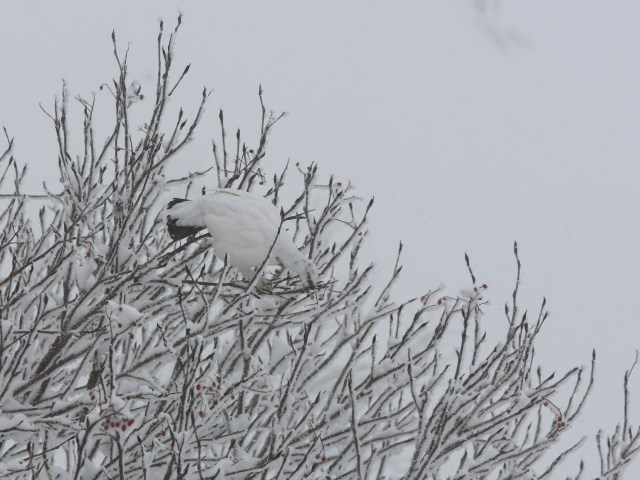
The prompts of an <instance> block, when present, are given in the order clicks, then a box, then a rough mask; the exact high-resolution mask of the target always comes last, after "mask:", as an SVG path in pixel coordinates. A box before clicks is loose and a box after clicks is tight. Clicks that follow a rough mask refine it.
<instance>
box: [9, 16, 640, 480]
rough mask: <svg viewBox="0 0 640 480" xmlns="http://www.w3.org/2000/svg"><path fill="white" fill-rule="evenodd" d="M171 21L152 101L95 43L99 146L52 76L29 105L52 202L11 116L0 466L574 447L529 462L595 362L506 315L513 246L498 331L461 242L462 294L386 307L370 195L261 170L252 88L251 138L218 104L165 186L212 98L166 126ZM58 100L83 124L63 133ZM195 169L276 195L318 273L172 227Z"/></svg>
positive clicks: (106, 472) (470, 466)
mask: <svg viewBox="0 0 640 480" xmlns="http://www.w3.org/2000/svg"><path fill="white" fill-rule="evenodd" d="M180 24H181V19H179V20H178V23H177V25H176V27H175V28H174V29H173V30H171V31H170V32H169V33H168V34H167V33H166V32H165V29H164V26H163V24H162V23H161V24H160V32H159V35H158V43H157V69H158V70H157V80H156V82H155V88H154V93H153V94H152V95H147V96H146V97H145V98H146V102H138V100H140V99H142V98H143V93H142V92H143V87H144V86H141V85H140V84H139V83H138V82H136V81H133V82H131V81H130V80H129V78H128V76H127V73H128V64H127V53H126V51H124V52H123V51H122V50H121V48H120V47H119V46H118V44H117V42H116V36H115V34H114V35H113V46H114V55H115V58H116V64H117V74H116V78H115V79H114V80H113V82H111V83H108V84H104V85H103V87H102V88H101V93H99V95H110V96H111V97H112V99H113V101H114V104H115V112H116V117H115V122H114V123H113V125H112V126H111V128H110V131H109V133H108V134H107V136H106V138H105V139H99V138H96V137H95V130H94V123H95V121H96V120H95V119H96V118H97V116H98V115H100V116H102V115H105V114H104V112H102V111H99V110H98V109H97V107H96V103H95V99H91V100H86V99H82V98H77V99H76V100H77V103H75V102H74V103H72V106H70V105H69V104H70V101H69V94H68V92H67V91H66V89H63V92H62V96H61V99H60V100H56V101H55V103H54V105H53V108H52V109H51V110H50V111H49V110H47V109H46V108H43V109H44V110H45V111H48V112H49V113H48V115H49V116H50V117H51V120H52V122H53V127H54V131H55V135H56V139H57V148H58V152H57V155H58V167H59V170H60V176H61V179H62V187H61V189H60V191H59V192H57V193H54V192H53V191H50V190H49V189H48V188H47V190H46V191H47V194H46V195H44V196H43V198H44V199H45V200H53V201H46V202H44V206H43V205H42V203H41V200H42V199H43V198H40V197H37V196H33V195H25V194H24V192H23V191H22V188H21V185H22V183H23V181H24V178H25V172H26V170H25V169H24V168H20V167H19V166H18V164H17V162H16V161H15V159H14V158H13V156H12V155H11V151H12V145H13V140H12V139H10V138H9V136H8V135H7V134H6V132H5V141H4V146H3V148H4V150H2V153H1V154H0V188H2V192H3V193H2V194H1V195H0V202H2V203H3V208H2V211H1V213H0V320H1V323H0V408H1V411H2V414H1V417H0V478H57V477H58V475H60V476H61V477H60V478H76V479H92V478H95V479H98V478H121V479H125V478H127V479H128V478H144V479H155V478H184V479H187V478H198V479H203V478H212V479H213V478H215V479H223V478H228V479H239V478H262V479H307V478H322V479H327V478H330V479H334V478H335V479H338V478H340V479H351V478H353V479H383V478H384V479H390V478H405V479H416V480H420V479H425V478H428V479H440V478H451V479H458V480H463V479H476V478H496V479H507V478H508V479H516V478H521V479H534V478H543V477H545V476H548V475H549V474H550V472H551V471H553V468H554V467H555V465H557V464H558V463H559V462H560V461H563V460H565V458H566V457H567V456H568V453H570V451H572V450H573V447H571V448H570V449H569V450H568V451H566V452H563V453H560V455H559V456H558V457H557V459H556V461H554V463H552V464H551V465H544V464H542V463H543V462H541V458H542V455H543V453H545V452H547V451H548V450H549V449H551V448H552V447H553V446H554V445H555V444H556V442H557V441H558V439H559V438H560V436H561V435H563V434H564V432H566V431H567V430H568V429H569V427H570V426H571V422H572V420H573V419H574V418H575V417H576V415H577V414H578V413H579V412H580V410H581V408H582V406H583V405H584V401H585V399H586V397H587V395H588V393H589V391H590V387H591V385H592V383H593V369H594V363H595V354H594V357H593V359H592V363H591V365H590V366H589V367H588V368H582V367H580V368H574V369H571V370H570V371H568V372H566V373H564V374H561V375H558V376H556V375H554V374H547V375H543V373H542V369H541V368H540V367H538V366H537V363H536V360H535V352H534V342H535V341H536V338H537V335H538V333H539V332H540V329H541V328H542V326H543V324H544V323H545V321H546V319H547V312H546V309H545V307H546V301H545V302H543V304H542V307H541V309H540V313H539V315H538V316H537V317H536V318H534V319H531V318H529V317H528V316H527V314H526V313H525V314H523V315H521V314H520V313H519V309H518V303H517V302H518V285H519V275H520V260H519V258H518V250H517V245H516V246H515V249H514V253H515V255H516V260H517V266H518V278H517V280H516V288H515V289H514V293H513V299H512V303H511V305H510V306H508V307H506V312H505V313H506V316H507V319H508V322H507V323H506V326H505V328H504V330H503V331H502V332H501V340H500V341H498V342H497V343H495V344H493V345H490V344H489V342H488V340H487V335H486V330H485V327H484V326H483V325H484V323H483V317H484V311H483V306H484V305H485V303H486V299H485V296H486V294H487V285H485V284H482V285H478V284H476V276H475V275H474V273H473V272H472V270H471V266H470V260H469V258H468V256H467V257H466V262H467V266H468V267H469V272H470V273H471V278H472V284H473V287H472V288H471V289H469V291H468V292H467V293H465V294H462V295H460V296H456V297H451V296H446V295H444V293H443V292H440V291H439V290H434V291H429V292H427V293H426V294H425V295H424V296H422V297H421V298H419V299H410V300H407V301H400V302H398V301H395V300H394V299H393V298H392V289H393V286H394V284H395V282H396V281H397V279H398V277H399V275H400V272H401V268H402V267H401V264H400V254H401V251H402V246H400V248H399V250H398V252H397V257H396V263H395V266H394V268H393V271H392V272H391V275H390V277H389V280H388V282H386V283H383V284H381V285H379V284H377V282H376V281H375V280H374V277H373V275H372V271H373V265H372V264H371V263H368V262H366V261H364V260H362V259H361V258H360V251H361V250H360V247H361V246H362V245H363V242H365V241H366V237H367V230H366V221H367V214H368V212H369V210H370V209H371V208H372V205H373V199H371V200H370V201H368V202H366V201H363V200H362V199H360V198H358V197H357V196H355V194H354V191H353V187H352V186H351V185H350V184H349V183H342V182H339V181H336V180H335V179H334V178H333V177H331V178H330V179H328V180H325V181H324V182H323V181H321V179H320V178H319V173H318V166H317V165H315V164H312V165H309V166H307V167H304V166H300V164H299V163H296V164H295V166H290V165H287V166H286V167H285V169H284V170H283V171H281V172H277V173H273V172H271V171H270V169H269V166H268V164H267V158H268V156H267V138H268V135H269V134H270V132H271V129H272V128H273V127H274V125H275V124H276V123H277V122H278V121H279V120H280V119H281V118H282V115H277V114H272V113H269V112H268V111H267V109H266V107H265V104H264V100H263V92H262V88H260V89H259V102H260V108H261V111H262V122H261V127H260V132H258V135H257V141H256V142H255V145H256V146H254V147H252V146H250V145H252V143H251V142H249V141H245V140H244V139H243V137H242V136H241V133H240V130H237V132H236V135H235V145H233V146H232V145H231V144H230V143H229V141H228V138H227V133H226V130H225V129H226V126H225V123H224V113H223V112H222V111H220V112H219V120H220V130H221V137H220V138H221V141H220V142H219V143H220V144H218V143H216V142H214V143H213V152H212V153H213V155H212V158H210V159H209V162H210V165H211V166H210V167H209V168H206V167H205V168H203V170H202V171H201V172H196V173H188V174H182V175H181V176H180V175H179V176H178V177H177V178H168V177H167V175H168V174H167V173H166V171H167V165H168V164H169V163H170V162H179V161H180V160H179V158H180V153H181V151H182V149H183V147H184V146H185V145H186V144H187V143H188V142H189V141H190V140H191V139H192V138H193V137H194V135H195V133H196V129H197V126H198V123H199V121H200V119H201V116H202V114H203V108H204V105H205V103H206V102H207V100H208V98H209V93H208V91H207V90H206V89H204V90H203V91H202V93H201V95H200V104H199V106H198V107H197V109H196V111H195V112H192V113H190V114H187V113H185V112H184V111H183V110H182V109H180V110H179V112H178V113H177V116H175V118H169V116H170V115H169V113H168V112H167V108H166V107H167V101H168V98H169V97H170V96H172V98H174V99H175V98H176V97H177V96H178V94H179V92H180V89H179V86H180V84H181V82H182V80H183V79H184V78H185V76H186V75H188V72H189V65H187V66H186V67H181V68H178V72H177V73H175V71H174V70H175V69H174V48H173V47H174V42H175V37H176V35H177V32H178V30H179V26H180ZM176 78H177V79H176ZM174 79H175V80H174ZM144 106H146V108H148V112H147V115H148V117H147V120H146V121H145V122H144V123H143V124H142V125H140V126H138V125H135V126H134V125H132V124H131V123H130V118H132V116H131V115H130V113H131V109H133V108H140V109H142V108H145V107H144ZM70 108H79V109H80V110H81V111H82V114H83V117H84V120H83V122H82V127H81V129H80V130H79V131H81V132H82V139H81V140H82V144H81V147H80V148H79V149H78V147H76V146H75V144H74V143H73V141H72V139H71V137H70V133H69V132H70V130H71V129H70V128H69V126H68V122H69V118H70V117H69V115H68V112H69V109H70ZM188 115H190V116H191V120H188V118H187V117H188ZM213 172H215V180H213V181H217V186H218V187H224V188H232V189H240V190H245V191H256V192H257V191H260V192H261V193H262V194H263V195H264V196H265V197H267V198H268V199H269V200H270V201H271V202H273V203H274V204H275V205H277V206H278V208H279V209H280V210H281V212H282V223H281V228H286V229H288V230H289V232H290V233H292V237H293V238H294V241H295V242H296V245H298V246H299V247H300V249H301V251H302V252H303V253H304V256H305V258H306V259H309V260H310V261H312V262H313V263H314V264H315V266H317V269H318V272H319V274H320V277H321V278H320V283H319V284H318V285H317V286H316V288H315V289H313V290H309V289H308V287H307V285H306V284H305V283H304V282H303V281H301V279H300V278H298V277H297V276H294V275H292V274H291V273H289V272H287V271H286V270H283V269H274V268H272V267H270V266H269V265H267V262H266V260H265V262H263V264H262V265H261V266H260V268H258V269H257V270H256V271H255V275H254V277H253V278H252V279H248V278H243V277H242V276H241V275H240V274H239V272H238V271H237V270H236V269H235V268H234V267H233V266H231V265H230V264H229V263H228V262H227V259H226V258H224V257H222V258H220V257H218V256H216V251H215V250H214V249H212V248H211V239H210V237H209V235H208V234H207V233H197V234H194V235H191V236H189V237H188V238H186V239H184V240H180V241H178V242H172V241H171V238H170V237H169V235H168V233H167V230H166V225H165V223H166V221H165V214H166V211H165V208H166V204H167V202H168V200H169V199H170V198H171V197H172V195H174V194H176V193H179V194H180V195H183V196H189V195H191V196H194V195H199V194H200V192H199V191H198V188H197V187H199V185H200V183H199V182H202V183H203V184H204V183H207V182H208V183H212V179H213V178H214V175H213ZM296 182H297V186H296ZM51 188H53V187H51ZM296 189H297V193H294V192H295V191H296ZM54 190H55V188H54ZM285 191H286V192H287V195H283V192H285ZM34 197H36V198H34ZM283 197H287V198H292V199H293V200H292V201H291V202H290V203H283V200H282V199H283ZM36 200H37V202H36ZM278 232H280V230H278ZM492 325H496V323H495V322H492ZM492 328H497V327H492ZM492 337H495V335H492ZM628 378H629V374H627V375H626V376H625V383H624V386H625V417H624V426H623V427H619V428H618V429H617V430H616V433H615V434H614V435H613V436H611V437H609V438H608V439H607V440H606V445H607V446H606V447H603V446H601V458H602V460H601V463H602V474H603V475H604V476H605V477H606V478H618V477H616V476H615V475H614V472H620V471H621V470H622V468H623V467H624V465H625V464H626V463H628V462H629V461H630V459H631V458H632V456H633V455H634V454H635V453H636V452H637V449H638V432H637V431H636V430H633V429H632V427H631V426H630V424H629V419H628V407H627V406H626V405H627V397H628V395H627V392H628V387H627V385H628ZM602 438H604V437H603V435H600V436H599V439H601V440H602ZM607 448H608V452H609V453H606V449H607Z"/></svg>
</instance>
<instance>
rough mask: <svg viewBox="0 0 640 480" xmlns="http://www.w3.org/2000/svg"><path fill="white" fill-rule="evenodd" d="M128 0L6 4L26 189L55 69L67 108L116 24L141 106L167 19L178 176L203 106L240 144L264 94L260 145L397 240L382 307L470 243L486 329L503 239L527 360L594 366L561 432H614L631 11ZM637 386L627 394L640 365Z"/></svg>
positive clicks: (635, 307)
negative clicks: (532, 352)
mask: <svg viewBox="0 0 640 480" xmlns="http://www.w3.org/2000/svg"><path fill="white" fill-rule="evenodd" d="M130 3H131V4H129V2H124V1H121V0H117V1H110V2H99V3H98V2H86V1H68V0H65V1H57V2H44V1H39V2H35V1H23V2H6V3H5V4H4V5H3V10H2V17H1V18H0V44H1V45H2V46H3V51H2V56H1V58H2V71H3V74H2V75H1V76H0V124H2V125H4V126H5V127H6V128H7V129H8V130H9V132H10V134H11V135H13V136H15V137H16V154H17V157H18V160H19V161H21V162H26V163H28V164H29V166H30V167H31V174H32V177H31V179H30V182H31V183H30V185H32V186H33V187H32V188H34V189H37V188H39V187H38V186H39V184H40V183H41V181H42V180H45V179H46V180H47V181H49V182H51V181H53V180H52V179H55V178H56V174H55V171H56V170H55V169H56V153H55V139H54V135H53V130H52V128H51V126H50V124H49V120H48V118H47V117H46V116H45V115H44V114H43V113H42V112H41V111H40V109H39V107H38V103H39V102H42V103H43V104H44V105H51V103H52V98H53V96H54V95H55V94H57V93H58V92H59V90H60V85H61V79H63V78H64V79H66V81H67V85H68V88H69V91H70V93H71V94H72V95H78V94H79V95H83V96H90V95H91V92H92V91H97V88H98V86H99V85H100V84H101V83H102V82H105V81H108V80H109V79H111V78H112V77H113V75H114V73H115V68H114V60H113V57H112V53H111V52H112V45H111V39H110V35H111V30H112V29H115V31H116V34H117V36H118V39H119V41H120V42H121V45H123V46H124V45H126V43H127V42H129V45H130V65H131V67H130V72H131V76H132V78H137V79H138V80H139V81H140V82H141V84H142V87H143V93H144V91H146V92H147V93H150V90H151V89H152V81H153V78H154V75H155V72H154V69H155V56H154V55H155V50H154V43H155V37H156V33H157V26H158V19H159V18H164V20H165V21H166V23H167V25H168V26H169V25H170V26H173V24H174V21H175V17H176V15H177V12H178V11H181V12H182V13H183V14H184V25H183V28H182V31H181V34H180V36H179V39H178V43H177V47H176V59H177V60H176V61H177V62H178V63H179V64H180V65H184V64H186V63H189V62H192V68H191V71H190V77H189V79H188V81H187V82H186V83H185V89H184V90H183V91H182V93H181V94H180V96H179V97H178V99H176V100H174V102H176V105H177V104H178V103H180V104H184V105H185V106H186V107H187V108H190V109H191V111H193V108H194V107H195V105H196V102H197V101H198V99H199V94H200V91H201V89H202V87H203V86H205V85H206V86H207V87H209V88H211V89H213V90H214V94H213V96H212V98H211V100H210V102H209V105H208V108H207V116H206V117H205V120H204V121H203V124H202V128H201V129H200V131H199V134H198V138H197V139H196V141H195V142H194V143H193V144H192V145H191V146H190V147H189V158H188V159H186V158H185V162H188V165H190V166H192V168H193V169H199V168H201V167H203V166H208V165H209V163H210V161H211V155H210V138H211V134H212V132H213V131H214V125H215V123H216V120H217V116H216V114H217V108H218V107H222V108H224V109H225V114H226V119H227V123H228V125H230V126H232V125H239V126H240V127H242V128H243V130H248V131H250V130H252V129H253V130H254V131H255V129H256V128H257V127H258V125H259V123H258V122H259V109H258V103H257V95H256V93H257V88H258V84H262V85H263V88H264V90H265V99H266V101H267V103H268V105H269V106H270V107H271V108H273V109H274V110H277V111H287V112H289V116H288V117H287V118H286V119H285V120H284V121H283V122H282V123H281V124H279V126H278V128H277V129H276V131H275V133H274V135H273V136H272V139H271V143H270V145H269V147H270V148H269V155H270V158H271V160H272V161H273V162H274V164H277V165H281V164H283V163H284V162H285V161H286V160H287V158H290V159H291V160H292V161H294V162H300V163H301V164H303V165H306V164H309V163H310V162H317V163H318V164H319V166H320V169H321V171H323V172H324V173H325V174H327V175H329V174H334V175H335V176H336V177H337V178H338V179H341V180H342V181H346V180H351V181H352V182H353V183H354V184H355V185H356V187H357V188H358V190H357V192H358V193H359V194H360V195H362V196H363V197H370V196H372V195H375V197H376V206H375V209H374V214H373V216H372V221H371V224H370V230H371V231H372V237H371V240H370V243H369V246H368V255H369V256H370V257H371V258H375V259H376V260H377V261H378V263H379V264H380V268H381V270H382V271H383V272H384V268H385V267H386V268H390V265H389V264H390V260H391V259H392V257H393V255H394V251H395V249H396V246H397V242H398V241H399V240H403V241H404V243H405V247H406V248H405V251H404V252H405V253H404V260H405V270H404V277H403V280H402V282H401V283H400V285H399V288H398V290H397V291H396V292H397V296H398V297H409V296H415V295H420V294H422V293H424V292H425V291H427V290H428V289H433V288H435V287H437V286H438V285H439V284H440V283H441V282H444V283H445V284H446V285H447V290H446V292H447V293H448V294H449V295H456V294H457V293H458V291H459V289H460V288H461V287H464V286H467V285H468V283H469V280H468V275H467V273H466V268H465V265H464V252H468V253H469V254H470V255H471V258H472V262H473V265H474V267H475V271H476V275H477V276H478V277H479V280H480V281H481V283H484V282H486V283H487V284H489V286H490V290H489V295H488V297H489V298H490V300H491V301H492V307H490V308H489V309H488V312H489V313H491V314H493V316H489V317H488V318H487V324H488V325H489V326H491V325H494V326H495V328H503V327H504V320H503V316H502V313H501V312H502V306H503V304H504V302H505V301H507V300H508V298H509V296H510V294H511V290H512V288H513V280H514V276H515V262H514V260H513V254H512V244H513V241H514V240H518V242H519V244H520V253H521V259H522V261H523V265H524V275H523V282H522V290H521V291H522V298H523V306H524V307H526V308H528V309H530V310H533V311H537V309H538V308H539V303H540V301H541V298H542V297H543V296H546V297H547V299H548V302H549V306H550V310H551V314H552V316H551V319H550V322H549V323H548V325H547V328H546V331H545V332H543V334H542V337H541V342H540V344H539V354H540V357H539V360H540V361H541V363H542V365H543V366H544V367H545V368H546V369H547V370H553V369H556V370H558V371H562V370H564V369H567V368H569V367H571V366H573V365H575V364H587V363H588V362H589V359H590V352H591V349H592V348H594V347H595V348H596V349H597V351H598V353H599V360H598V370H597V375H598V377H597V383H596V388H595V391H594V394H593V395H592V398H591V401H590V402H589V404H588V406H587V408H586V409H585V411H584V414H583V416H582V419H581V420H580V421H579V425H577V426H576V429H575V430H571V431H570V433H568V434H567V436H568V437H569V438H568V441H569V440H571V439H574V438H577V437H578V436H579V435H580V434H590V435H592V434H594V433H595V430H596V429H597V428H598V427H600V426H601V427H606V428H609V429H611V428H613V426H614V423H615V422H616V421H618V420H619V417H620V414H621V403H622V390H621V383H622V375H623V373H624V370H625V369H626V368H628V367H629V366H630V364H631V362H632V360H633V358H634V355H635V351H636V349H637V348H638V347H639V344H640V335H639V332H640V326H639V320H640V318H639V317H640V314H639V313H638V312H640V296H639V295H638V293H637V289H638V280H637V277H638V272H639V271H640V255H639V254H638V243H639V239H640V238H639V237H640V229H639V228H638V215H637V212H638V205H639V204H640V189H638V186H637V184H638V179H639V178H640V167H639V164H638V157H639V153H640V135H638V132H639V131H640V94H639V90H638V85H640V62H639V61H638V56H637V47H638V45H640V26H639V25H638V19H639V18H640V3H638V2H627V1H621V0H610V1H608V2H599V1H591V0H580V1H577V0H572V1H563V2H557V1H556V2H552V1H549V0H537V1H528V2H526V1H520V2H509V1H491V0H486V1H480V0H478V1H474V2H472V1H459V2H435V1H425V0H422V1H394V2H371V1H369V2H365V1H350V2H344V1H341V2H337V1H329V2H322V3H317V4H316V5H315V6H313V7H312V6H311V5H312V4H311V3H310V2H299V1H298V2H294V1H290V2H284V1H270V2H263V1H257V0H256V1H251V2H235V1H225V2H221V1H207V2H205V1H197V2H196V1H194V2H189V3H188V4H187V5H178V4H177V3H176V2H175V1H173V2H172V1H154V2H130ZM179 68H181V67H179ZM103 95H106V94H103ZM101 98H103V100H104V101H103V103H102V104H103V105H106V104H107V103H108V101H107V98H106V97H101ZM98 105H100V100H99V103H98ZM174 106H175V105H174ZM76 131H77V132H78V133H79V128H76ZM212 184H213V182H212ZM384 258H388V259H389V261H388V262H385V260H384ZM634 384H635V387H634V388H635V392H640V374H639V375H637V376H636V377H635V378H634ZM634 405H635V407H634V408H635V412H640V395H636V399H635V404H634ZM635 412H632V413H635ZM632 421H633V422H635V424H637V423H638V422H640V414H635V417H634V418H632ZM587 447H588V448H591V450H586V451H584V456H585V459H587V460H589V458H588V456H589V454H591V455H595V450H594V449H593V444H588V446H587ZM590 460H591V465H592V466H596V463H597V462H595V457H593V458H591V459H590ZM635 472H638V473H637V475H640V466H638V465H636V466H635ZM629 478H633V475H632V474H631V472H630V475H629Z"/></svg>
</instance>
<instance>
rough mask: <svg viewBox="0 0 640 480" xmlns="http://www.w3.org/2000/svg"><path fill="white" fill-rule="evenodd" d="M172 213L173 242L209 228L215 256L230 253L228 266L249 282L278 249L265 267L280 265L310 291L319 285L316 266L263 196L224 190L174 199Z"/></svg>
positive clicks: (274, 208)
mask: <svg viewBox="0 0 640 480" xmlns="http://www.w3.org/2000/svg"><path fill="white" fill-rule="evenodd" d="M167 213H168V215H167V228H168V230H169V235H170V236H171V238H172V239H173V240H179V239H181V238H185V237H188V236H189V235H193V234H194V233H196V232H198V231H199V230H202V229H204V228H207V229H208V230H209V233H210V234H211V238H212V243H213V248H214V250H215V252H216V255H217V256H218V257H220V258H224V257H225V255H226V256H227V261H228V262H229V264H230V265H232V266H234V267H236V268H237V269H238V270H240V273H242V276H243V277H244V278H245V279H246V280H251V278H252V277H253V274H254V272H253V269H254V268H257V267H259V266H260V265H262V263H263V262H264V260H265V258H266V257H267V254H268V253H269V249H271V246H272V245H273V249H272V250H271V255H270V257H269V261H268V262H267V263H266V265H273V264H274V263H279V264H281V265H283V266H284V267H285V268H287V269H289V270H291V271H292V272H293V273H296V274H297V275H299V276H300V278H301V279H302V280H303V281H304V282H306V283H307V284H308V285H309V286H311V287H314V286H315V285H316V283H317V282H318V273H317V270H316V268H315V265H314V264H313V262H311V261H310V260H309V259H307V258H306V257H305V256H304V255H302V253H300V251H299V250H298V249H297V248H296V246H295V244H294V243H293V240H292V239H291V237H290V236H289V235H288V233H287V232H286V230H285V228H284V225H283V227H282V228H280V223H281V219H280V212H279V211H278V209H277V208H276V207H275V205H273V203H271V202H270V201H269V200H268V199H266V198H264V197H261V196H259V195H256V194H254V193H249V192H245V191H243V190H235V189H231V188H219V189H215V190H212V191H211V193H208V194H207V195H202V196H200V197H198V198H196V199H194V200H185V199H180V198H174V199H173V201H171V202H169V207H168V210H167ZM278 229H280V234H279V235H278ZM276 235H278V238H277V240H276ZM274 240H275V244H274Z"/></svg>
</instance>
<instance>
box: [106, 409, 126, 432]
mask: <svg viewBox="0 0 640 480" xmlns="http://www.w3.org/2000/svg"><path fill="white" fill-rule="evenodd" d="M102 413H103V415H104V416H103V417H102V429H103V430H110V429H111V430H122V431H123V432H126V431H127V428H128V427H130V426H131V425H133V423H134V420H133V418H131V417H127V416H125V415H123V414H122V413H121V412H120V411H117V410H115V409H114V408H113V407H112V406H109V407H108V408H107V409H105V410H104V411H103V412H102Z"/></svg>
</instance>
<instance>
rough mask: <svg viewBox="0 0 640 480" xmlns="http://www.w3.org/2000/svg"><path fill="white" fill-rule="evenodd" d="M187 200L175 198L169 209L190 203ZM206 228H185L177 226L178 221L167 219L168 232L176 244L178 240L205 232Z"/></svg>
mask: <svg viewBox="0 0 640 480" xmlns="http://www.w3.org/2000/svg"><path fill="white" fill-rule="evenodd" d="M188 201H189V200H187V199H186V198H174V199H173V200H171V201H170V202H169V205H168V208H171V207H173V206H174V205H175V204H177V203H182V202H188ZM205 228H206V227H183V226H180V225H176V219H175V218H170V217H169V216H168V217H167V230H168V231H169V236H170V237H171V240H173V241H174V242H176V241H178V240H182V239H183V238H187V237H189V236H191V235H195V234H196V233H198V232H199V231H200V230H204V229H205Z"/></svg>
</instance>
